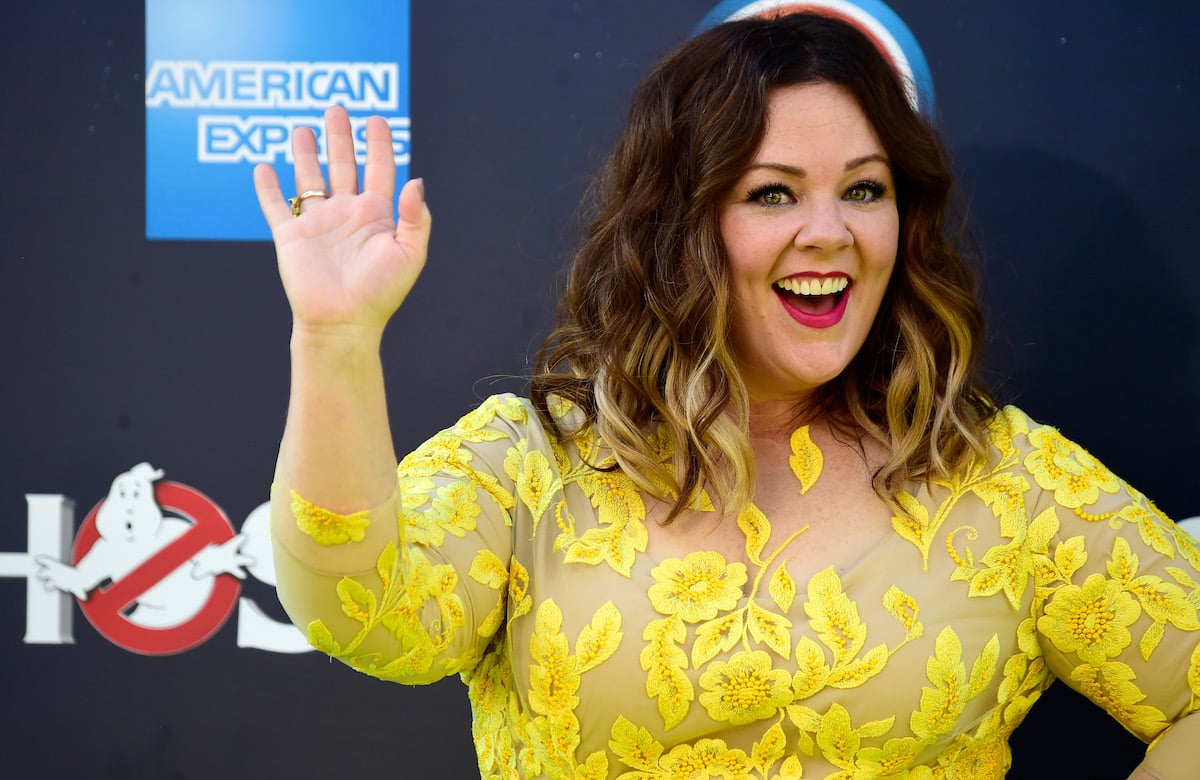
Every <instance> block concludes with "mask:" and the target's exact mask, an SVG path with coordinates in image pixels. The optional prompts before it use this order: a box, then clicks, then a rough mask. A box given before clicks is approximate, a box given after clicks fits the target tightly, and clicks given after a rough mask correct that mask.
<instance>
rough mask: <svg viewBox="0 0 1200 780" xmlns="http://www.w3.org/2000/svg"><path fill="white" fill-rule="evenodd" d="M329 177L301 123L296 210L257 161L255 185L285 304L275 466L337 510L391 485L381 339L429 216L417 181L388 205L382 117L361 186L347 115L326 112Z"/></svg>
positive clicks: (420, 261)
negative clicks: (281, 420)
mask: <svg viewBox="0 0 1200 780" xmlns="http://www.w3.org/2000/svg"><path fill="white" fill-rule="evenodd" d="M325 121H326V137H327V139H328V141H327V151H328V172H329V182H328V187H326V183H325V177H324V176H323V175H322V173H321V167H320V163H319V162H318V160H317V147H316V139H315V137H314V136H313V134H312V132H311V131H310V130H308V129H300V130H297V132H296V134H295V136H294V138H293V142H292V143H293V151H294V156H295V162H296V192H297V193H299V192H304V191H307V190H318V191H323V192H327V193H328V198H325V199H322V198H309V199H308V200H306V201H305V202H304V204H303V213H301V214H300V216H299V217H293V215H292V212H291V208H290V207H289V205H288V204H287V202H286V201H285V200H284V197H283V194H282V192H281V190H280V187H279V183H278V179H277V178H276V176H275V173H274V171H273V170H272V169H271V168H270V167H269V166H266V165H260V166H259V167H258V168H257V169H255V172H254V182H255V189H256V191H257V193H258V198H259V203H260V205H261V207H262V210H263V214H264V215H265V216H266V218H267V222H268V224H269V225H270V226H271V231H272V235H273V236H274V239H275V248H276V253H277V255H278V260H279V272H280V277H281V278H282V280H283V285H284V289H285V291H286V293H287V296H288V301H289V304H290V305H291V309H292V322H293V330H292V342H291V355H292V375H291V396H290V399H289V403H288V414H287V423H286V426H285V431H284V436H283V441H282V444H281V447H280V461H279V464H280V469H281V471H282V473H283V475H284V476H285V477H286V481H287V483H288V485H289V486H290V487H291V488H292V489H294V490H295V491H296V492H298V493H299V494H301V495H303V496H304V497H306V498H308V499H309V500H311V501H313V502H314V503H317V504H320V505H321V506H324V507H327V508H329V509H332V510H335V511H347V512H348V511H354V510H357V509H363V508H366V507H369V506H373V505H375V504H378V503H380V502H381V501H383V500H385V499H386V498H387V497H388V496H389V495H390V494H391V492H392V491H393V490H394V487H395V467H396V459H395V454H394V450H393V446H392V440H391V434H390V431H389V428H388V420H387V406H386V402H385V396H384V387H383V370H382V366H381V362H380V357H379V344H380V339H381V337H382V334H383V329H384V327H385V325H386V324H387V322H388V320H389V319H390V317H391V316H392V314H393V313H394V312H395V311H396V309H397V308H398V307H399V306H400V304H401V303H402V302H403V300H404V298H405V296H406V295H407V294H408V292H409V290H410V289H411V288H412V286H413V284H414V283H415V281H416V278H417V276H418V274H419V273H420V270H421V267H422V266H423V265H424V262H425V252H426V246H427V243H428V239H429V229H430V222H431V220H430V216H429V210H428V209H427V208H426V206H425V202H424V192H423V187H422V186H421V183H420V182H419V181H418V182H409V183H408V184H407V185H406V186H405V187H404V189H403V190H402V191H401V194H400V198H399V203H398V206H396V210H395V211H393V203H394V198H395V176H396V168H395V162H394V159H393V152H392V145H391V132H390V130H389V129H388V127H387V123H386V122H385V121H384V120H383V119H382V118H379V117H372V118H371V119H370V120H369V121H368V124H367V163H366V167H365V175H364V181H363V187H362V191H361V192H360V191H359V187H358V175H357V164H356V162H355V157H354V143H353V139H352V137H351V131H350V123H349V119H348V118H347V116H346V112H345V111H344V110H343V109H341V108H333V109H330V110H329V111H327V112H326V115H325Z"/></svg>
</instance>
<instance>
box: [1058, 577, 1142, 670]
mask: <svg viewBox="0 0 1200 780" xmlns="http://www.w3.org/2000/svg"><path fill="white" fill-rule="evenodd" d="M1140 614H1141V608H1140V607H1138V604H1137V601H1136V600H1134V598H1133V597H1132V596H1130V595H1129V594H1128V593H1126V592H1125V591H1124V590H1122V589H1121V584H1120V583H1119V582H1116V581H1115V580H1109V579H1105V578H1104V576H1103V575H1100V574H1093V575H1091V576H1090V577H1088V578H1087V579H1086V580H1085V581H1084V583H1083V587H1082V588H1081V587H1079V586H1078V585H1064V586H1063V587H1061V588H1059V590H1058V592H1057V593H1055V594H1054V598H1053V599H1051V600H1050V603H1049V604H1048V605H1046V614H1044V615H1042V617H1040V618H1038V630H1039V631H1041V632H1042V633H1043V634H1046V635H1047V636H1049V637H1050V639H1051V641H1053V642H1054V646H1055V647H1057V648H1058V649H1059V650H1061V651H1063V652H1064V653H1076V654H1077V655H1078V656H1079V659H1080V660H1081V661H1083V662H1084V663H1089V664H1093V665H1097V666H1098V665H1100V664H1102V663H1104V662H1105V661H1106V660H1108V659H1109V658H1114V657H1116V656H1118V655H1120V654H1121V651H1122V650H1124V649H1125V648H1126V647H1128V646H1129V642H1130V635H1129V629H1128V628H1127V627H1128V626H1129V625H1130V624H1132V623H1133V622H1134V621H1136V620H1137V619H1138V616H1139V615H1140Z"/></svg>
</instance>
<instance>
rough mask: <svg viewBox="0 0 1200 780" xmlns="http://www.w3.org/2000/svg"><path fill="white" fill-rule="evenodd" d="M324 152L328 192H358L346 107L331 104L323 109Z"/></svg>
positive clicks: (355, 193)
mask: <svg viewBox="0 0 1200 780" xmlns="http://www.w3.org/2000/svg"><path fill="white" fill-rule="evenodd" d="M325 154H326V159H327V160H328V162H329V194H330V195H337V194H339V193H343V192H344V193H349V194H350V195H357V194H358V161H357V160H356V159H354V136H353V135H351V133H350V117H349V116H348V115H347V114H346V109H344V108H342V107H341V106H333V107H332V108H330V109H328V110H326V111H325Z"/></svg>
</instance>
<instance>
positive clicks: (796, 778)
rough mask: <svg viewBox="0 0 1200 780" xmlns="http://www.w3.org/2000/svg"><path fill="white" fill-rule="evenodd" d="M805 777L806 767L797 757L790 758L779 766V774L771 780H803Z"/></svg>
mask: <svg viewBox="0 0 1200 780" xmlns="http://www.w3.org/2000/svg"><path fill="white" fill-rule="evenodd" d="M803 776H804V767H803V766H801V764H800V759H798V758H796V757H795V756H788V757H787V758H785V759H784V760H783V763H782V764H780V765H779V774H777V775H775V776H774V777H772V778H771V780H801V779H802V777H803Z"/></svg>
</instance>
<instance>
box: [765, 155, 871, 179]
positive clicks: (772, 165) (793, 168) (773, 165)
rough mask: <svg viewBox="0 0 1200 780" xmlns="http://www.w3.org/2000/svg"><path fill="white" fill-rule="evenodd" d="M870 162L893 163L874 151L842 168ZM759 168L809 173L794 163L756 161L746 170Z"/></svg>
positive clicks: (800, 175)
mask: <svg viewBox="0 0 1200 780" xmlns="http://www.w3.org/2000/svg"><path fill="white" fill-rule="evenodd" d="M869 162H881V163H883V164H884V165H891V163H889V162H888V158H887V157H885V156H884V155H882V154H878V153H874V154H865V155H863V156H862V157H855V158H853V159H851V160H847V161H846V166H845V167H844V168H843V169H842V170H844V171H852V170H854V169H855V168H861V167H862V166H864V165H866V164H867V163H869ZM758 168H769V169H770V170H773V171H779V172H781V173H787V174H790V175H792V176H795V177H797V178H801V179H802V178H804V177H805V176H807V175H808V171H806V170H804V169H803V168H797V167H796V166H794V165H787V164H786V163H773V162H761V163H754V164H753V165H751V166H749V167H748V168H747V169H746V170H747V171H753V170H755V169H758Z"/></svg>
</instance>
